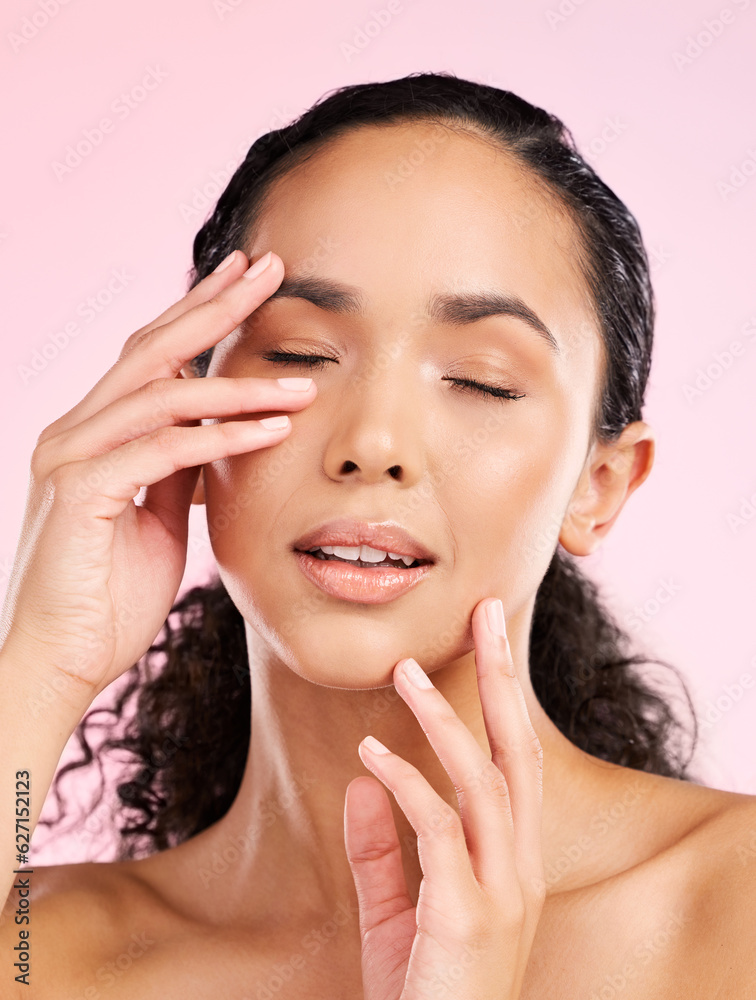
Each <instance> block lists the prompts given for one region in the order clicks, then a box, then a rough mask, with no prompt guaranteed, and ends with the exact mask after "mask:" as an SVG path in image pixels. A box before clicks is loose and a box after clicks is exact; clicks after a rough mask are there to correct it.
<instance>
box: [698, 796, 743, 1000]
mask: <svg viewBox="0 0 756 1000" xmlns="http://www.w3.org/2000/svg"><path fill="white" fill-rule="evenodd" d="M711 791H712V792H716V790H715V789H712V790H711ZM717 800H718V801H717ZM712 801H713V802H715V803H717V804H718V808H715V809H714V810H713V812H712V814H711V816H710V817H709V818H708V819H707V820H706V821H705V822H703V823H702V824H700V825H699V826H698V827H696V828H695V829H694V830H693V831H691V833H690V835H689V836H688V837H687V838H685V839H684V841H683V842H682V843H681V845H680V846H681V849H683V852H684V853H685V851H684V849H685V847H686V846H690V847H691V849H692V851H691V852H690V853H691V856H690V860H691V862H693V861H694V860H696V861H697V863H698V871H697V872H696V873H695V877H694V880H693V882H694V898H693V899H692V900H691V907H690V912H691V913H692V914H694V919H693V920H692V921H691V924H690V927H689V934H690V937H689V944H690V949H691V951H690V954H691V956H698V960H699V961H700V962H701V968H702V973H703V972H704V970H705V971H706V973H707V974H708V975H709V976H710V978H711V986H712V989H713V987H714V985H715V984H716V988H717V991H719V992H716V991H714V992H716V995H720V994H721V995H722V996H727V997H728V998H730V1000H740V998H743V1000H746V998H751V997H753V996H754V990H756V963H754V953H756V796H754V795H742V794H736V793H725V792H720V793H718V795H716V796H712Z"/></svg>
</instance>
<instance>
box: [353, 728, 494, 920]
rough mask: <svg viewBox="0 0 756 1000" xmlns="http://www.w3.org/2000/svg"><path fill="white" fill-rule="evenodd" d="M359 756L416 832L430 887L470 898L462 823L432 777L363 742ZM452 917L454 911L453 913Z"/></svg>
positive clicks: (471, 885)
mask: <svg viewBox="0 0 756 1000" xmlns="http://www.w3.org/2000/svg"><path fill="white" fill-rule="evenodd" d="M358 750H359V754H360V759H361V760H362V762H363V763H364V764H365V766H366V767H369V768H370V770H371V771H373V773H374V774H375V775H376V777H378V778H380V780H381V781H382V782H383V783H384V784H385V785H386V786H387V787H388V788H389V790H390V791H391V792H392V793H393V795H394V798H395V799H396V801H397V802H398V804H399V807H400V808H401V810H402V812H403V813H404V815H405V816H406V817H407V819H408V821H409V823H410V825H411V826H412V828H413V830H414V831H415V833H416V834H417V852H418V858H419V861H420V867H421V868H422V871H423V878H424V880H425V881H427V883H428V887H433V889H434V891H435V892H436V893H438V894H441V895H443V896H445V898H447V899H448V900H449V902H450V904H451V903H453V902H459V901H460V900H463V899H464V900H468V901H469V900H472V899H473V898H474V896H475V889H476V888H477V886H476V883H475V879H474V877H473V872H472V868H471V866H470V856H469V854H468V850H467V844H466V842H465V834H464V830H463V829H462V822H461V820H460V818H459V815H458V814H457V812H456V810H455V809H454V808H453V807H452V806H450V805H449V804H448V803H447V802H444V800H443V799H442V798H441V796H440V795H439V794H438V793H437V792H436V791H435V789H434V788H433V787H432V786H431V785H430V783H429V782H428V780H427V779H426V778H425V777H424V776H423V775H422V774H421V773H420V771H418V769H417V768H416V767H414V766H413V765H412V764H410V763H409V762H408V761H406V760H403V759H402V758H401V757H399V756H397V755H396V754H394V753H391V752H390V751H389V752H387V753H376V752H374V751H372V750H370V748H369V745H367V744H366V743H365V741H364V740H363V742H362V743H360V745H359V747H358ZM449 917H450V918H451V919H454V913H449Z"/></svg>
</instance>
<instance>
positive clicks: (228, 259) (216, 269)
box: [212, 250, 236, 274]
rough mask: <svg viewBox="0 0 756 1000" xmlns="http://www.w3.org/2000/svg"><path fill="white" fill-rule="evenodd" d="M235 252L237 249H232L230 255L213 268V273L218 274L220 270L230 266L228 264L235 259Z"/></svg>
mask: <svg viewBox="0 0 756 1000" xmlns="http://www.w3.org/2000/svg"><path fill="white" fill-rule="evenodd" d="M235 253H236V250H232V251H231V253H230V254H229V255H228V257H224V259H223V260H222V261H221V262H220V264H219V265H218V266H217V267H215V268H213V272H212V273H213V274H216V273H217V272H218V271H222V270H223V269H224V268H226V267H228V265H229V264H230V263H231V261H232V260H233V259H234V254H235Z"/></svg>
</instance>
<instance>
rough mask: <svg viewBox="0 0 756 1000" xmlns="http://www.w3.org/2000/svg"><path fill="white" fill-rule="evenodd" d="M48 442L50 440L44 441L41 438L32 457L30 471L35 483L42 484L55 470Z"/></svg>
mask: <svg viewBox="0 0 756 1000" xmlns="http://www.w3.org/2000/svg"><path fill="white" fill-rule="evenodd" d="M43 433H44V432H43ZM48 440H49V439H46V440H45V441H43V440H42V439H41V437H40V438H39V439H38V440H37V445H36V447H35V449H34V451H33V452H32V455H31V460H30V462H29V469H30V472H31V476H32V479H33V480H34V481H35V482H41V481H42V480H44V479H47V478H48V476H49V475H50V473H51V471H52V469H53V463H52V461H51V458H52V456H51V455H50V452H51V450H52V449H51V447H50V445H49V444H48Z"/></svg>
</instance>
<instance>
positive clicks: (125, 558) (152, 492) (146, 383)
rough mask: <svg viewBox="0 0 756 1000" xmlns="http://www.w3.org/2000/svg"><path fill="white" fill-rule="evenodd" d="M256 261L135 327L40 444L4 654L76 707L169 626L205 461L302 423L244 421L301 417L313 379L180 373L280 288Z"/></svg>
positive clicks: (233, 265) (230, 264)
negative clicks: (291, 384) (305, 383)
mask: <svg viewBox="0 0 756 1000" xmlns="http://www.w3.org/2000/svg"><path fill="white" fill-rule="evenodd" d="M248 268H249V261H248V259H247V257H246V255H245V254H244V253H242V252H240V251H238V250H237V251H235V252H234V254H233V255H232V256H231V258H230V259H227V262H226V266H225V267H223V268H222V269H221V270H216V271H214V272H213V273H212V274H209V275H207V277H205V278H204V280H203V281H201V282H200V283H199V284H197V285H196V286H195V287H194V288H193V289H192V290H191V291H190V292H189V293H188V294H187V295H186V296H185V297H184V298H183V299H182V300H180V301H179V302H176V303H174V304H173V305H172V306H171V307H170V308H169V309H167V310H166V311H165V312H164V313H162V314H161V315H160V316H158V317H157V319H156V320H154V322H152V323H150V324H149V325H147V326H145V327H143V328H142V329H141V330H137V332H136V333H134V334H133V335H132V336H130V337H129V338H128V340H127V341H126V343H125V344H124V347H123V349H122V351H121V354H120V356H119V358H118V360H117V361H116V362H115V364H114V365H113V366H112V367H111V368H110V369H109V371H107V372H106V373H105V375H104V376H103V377H102V378H101V379H100V381H99V382H98V383H97V384H96V385H95V386H94V388H93V389H92V390H91V391H90V392H89V393H88V395H87V396H85V397H84V399H83V400H82V401H81V402H80V403H78V404H77V405H76V406H75V407H74V408H73V409H72V410H70V411H69V412H68V413H66V414H65V415H64V416H62V417H61V418H60V419H59V420H56V421H55V422H54V423H53V424H51V425H50V426H49V427H46V428H45V430H44V431H42V433H41V434H40V436H39V439H38V441H37V445H36V448H35V450H34V453H33V455H32V459H31V480H30V485H29V494H28V498H27V506H26V511H25V516H24V523H23V527H22V530H21V540H20V542H19V546H18V552H17V555H16V559H15V563H14V567H13V571H12V574H11V579H10V582H9V586H8V592H7V596H6V601H5V606H4V608H3V616H2V617H3V621H2V623H1V625H2V627H1V628H0V637H1V638H2V641H3V649H2V651H3V653H5V652H6V651H7V652H9V653H10V654H15V655H16V659H17V662H20V663H23V664H24V667H25V669H26V670H28V671H29V675H30V676H34V677H36V678H37V679H38V680H44V681H46V682H48V683H49V682H50V681H52V682H53V686H54V687H55V689H56V690H57V692H58V694H59V696H62V697H64V698H66V699H67V700H69V699H70V700H71V703H72V704H75V705H76V706H77V707H79V706H80V705H81V702H82V700H83V701H85V702H87V701H89V700H91V699H92V698H93V697H94V696H96V695H97V694H98V693H99V692H100V691H101V690H102V689H104V688H105V687H106V686H107V685H108V684H110V683H111V681H113V680H115V679H116V677H118V676H119V675H120V674H122V673H123V672H124V671H125V670H126V669H127V668H128V667H129V666H131V665H132V664H134V663H135V662H136V661H137V660H138V659H139V658H140V657H141V656H142V655H143V654H144V652H145V651H146V650H147V649H148V647H149V646H150V644H151V643H152V642H153V641H154V640H155V637H156V636H157V634H158V632H159V630H160V629H161V627H162V626H163V623H164V622H165V619H166V617H167V615H168V613H169V612H170V609H171V606H172V604H173V602H174V600H175V597H176V594H177V592H178V588H179V586H180V583H181V579H182V575H183V572H184V568H185V564H186V548H187V535H188V515H189V506H190V504H191V499H192V495H193V492H194V487H195V485H196V483H197V478H198V475H199V470H200V467H201V466H202V465H204V464H206V463H208V462H213V461H215V460H218V459H222V458H225V457H226V456H229V455H238V454H240V453H243V452H250V451H254V450H255V449H258V448H268V447H270V446H271V445H275V444H278V443H279V442H281V441H282V440H283V439H284V438H286V437H287V435H288V434H289V433H290V431H291V421H290V420H289V421H288V423H287V425H286V426H285V427H283V428H279V429H277V430H274V429H273V430H272V429H268V428H266V427H265V426H263V425H262V424H261V422H260V420H259V419H255V420H251V419H240V418H241V417H243V416H244V415H246V414H250V413H258V411H264V412H267V413H271V412H272V413H275V412H278V413H280V412H281V411H283V410H301V409H303V408H304V407H305V406H307V405H308V404H309V403H311V402H312V401H313V399H315V396H316V391H315V383H314V381H312V382H311V383H310V387H309V388H308V389H306V391H304V392H298V391H291V389H287V388H285V387H284V386H282V385H279V384H278V382H277V380H276V379H275V378H220V377H210V378H201V379H200V378H188V379H185V378H183V376H182V374H181V369H182V367H184V366H185V365H186V364H187V362H188V361H190V360H191V359H192V358H194V357H196V356H197V355H198V354H201V353H202V352H203V351H205V350H207V349H208V348H210V347H213V346H214V345H215V344H217V342H218V341H220V340H222V339H223V338H224V337H226V336H227V335H228V334H230V333H231V332H232V331H233V330H234V329H236V327H237V326H238V325H239V324H240V323H241V322H242V321H243V320H244V319H245V318H246V317H247V316H249V314H250V313H251V312H252V311H253V310H254V309H256V308H257V307H258V306H259V305H260V304H261V303H262V302H263V301H264V300H265V299H267V298H268V296H269V295H271V294H272V292H273V291H274V290H275V289H276V288H278V286H279V285H280V283H281V279H282V277H283V271H284V269H283V264H282V261H281V258H280V257H278V256H276V255H275V254H273V255H271V257H270V260H269V264H268V266H267V267H266V268H264V269H263V270H262V272H260V273H257V274H256V275H255V274H254V273H253V274H252V276H251V277H250V275H247V276H246V277H242V275H243V274H244V273H245V271H247V269H248ZM249 270H250V271H252V268H249ZM237 279H238V280H237ZM261 415H262V414H261ZM203 418H209V419H211V420H212V422H211V423H208V424H201V420H202V419H203ZM219 418H220V419H219ZM141 487H146V490H145V496H144V500H143V502H142V504H141V505H139V504H136V503H135V502H134V498H135V497H136V496H137V494H138V493H139V491H140V488H141ZM71 696H73V697H72V699H71Z"/></svg>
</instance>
